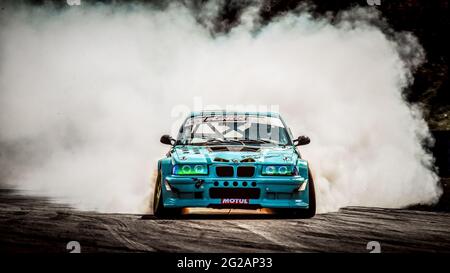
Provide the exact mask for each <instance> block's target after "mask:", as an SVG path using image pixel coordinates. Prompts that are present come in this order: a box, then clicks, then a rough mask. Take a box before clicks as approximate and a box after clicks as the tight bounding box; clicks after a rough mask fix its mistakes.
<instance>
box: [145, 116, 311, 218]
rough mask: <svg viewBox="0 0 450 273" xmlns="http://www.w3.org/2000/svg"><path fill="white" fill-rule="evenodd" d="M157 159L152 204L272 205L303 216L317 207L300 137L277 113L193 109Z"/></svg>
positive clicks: (167, 210) (170, 210)
mask: <svg viewBox="0 0 450 273" xmlns="http://www.w3.org/2000/svg"><path fill="white" fill-rule="evenodd" d="M161 142H162V143H164V144H168V145H171V148H170V151H169V152H168V153H167V155H166V157H165V158H163V159H161V160H159V161H158V176H157V181H156V183H155V190H154V198H153V212H154V214H155V216H157V217H161V218H165V217H176V216H178V215H180V214H181V210H182V209H183V208H193V207H204V208H241V209H258V208H270V209H273V210H274V211H277V212H280V213H286V214H287V215H292V216H295V217H299V218H310V217H313V216H314V215H315V212H316V199H315V191H314V182H313V178H312V175H311V172H310V169H309V166H308V162H307V161H306V160H304V159H302V157H301V154H300V152H299V151H298V149H297V146H299V145H305V144H308V143H309V142H310V140H309V138H308V137H306V136H300V137H298V138H296V139H294V138H293V137H292V133H291V130H290V129H289V128H288V127H287V126H286V124H285V123H284V121H283V119H282V118H281V116H280V115H279V114H278V113H261V112H255V113H252V112H225V111H214V112H193V113H191V114H190V115H189V116H188V117H187V118H186V120H185V121H184V123H183V125H182V126H181V128H180V130H179V133H178V137H177V138H176V139H174V138H172V137H170V136H169V135H163V136H162V137H161Z"/></svg>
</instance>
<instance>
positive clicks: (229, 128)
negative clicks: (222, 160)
mask: <svg viewBox="0 0 450 273" xmlns="http://www.w3.org/2000/svg"><path fill="white" fill-rule="evenodd" d="M177 142H178V143H179V144H183V145H205V144H218V145H220V144H236V145H247V144H252V145H263V144H267V145H287V144H290V143H291V140H290V138H289V135H288V132H287V130H286V128H285V126H284V124H283V122H282V121H281V120H280V119H279V118H277V117H268V116H258V115H214V116H196V117H191V118H188V119H187V120H186V122H185V123H184V124H183V126H182V127H181V129H180V133H179V135H178V141H177Z"/></svg>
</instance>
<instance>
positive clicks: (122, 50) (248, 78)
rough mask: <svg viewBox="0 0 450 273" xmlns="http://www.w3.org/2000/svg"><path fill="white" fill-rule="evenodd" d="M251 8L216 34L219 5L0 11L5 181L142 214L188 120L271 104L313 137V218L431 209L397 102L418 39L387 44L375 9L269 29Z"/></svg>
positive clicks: (413, 134) (422, 167)
mask: <svg viewBox="0 0 450 273" xmlns="http://www.w3.org/2000/svg"><path fill="white" fill-rule="evenodd" d="M259 8H260V7H258V6H252V7H250V8H247V9H246V10H245V11H244V12H243V13H242V14H241V17H240V20H239V22H240V23H239V24H237V25H236V26H234V27H233V28H231V30H230V31H229V32H227V33H216V32H214V31H213V27H212V25H213V20H214V18H215V17H216V16H215V15H216V14H217V13H218V12H219V10H220V2H218V3H216V4H215V5H211V4H208V5H207V6H205V7H204V8H203V9H201V10H200V11H196V12H194V11H193V9H190V8H186V7H184V6H182V5H179V4H172V5H169V6H168V7H166V8H164V9H154V8H151V7H149V6H141V5H138V6H136V5H134V6H132V5H126V6H114V7H111V6H104V5H101V6H92V5H86V4H82V5H81V6H77V7H71V8H67V9H58V10H57V9H54V8H52V7H48V6H45V7H41V8H36V7H34V8H31V7H26V6H21V7H16V8H7V9H5V10H3V11H2V16H1V18H2V19H1V25H0V152H1V156H0V169H1V171H0V175H1V179H2V181H1V182H0V183H2V185H3V186H4V187H13V188H17V189H21V190H26V191H27V192H28V193H29V194H36V195H45V196H50V197H52V198H55V199H57V200H58V201H61V200H63V201H65V202H69V203H70V204H71V205H73V206H75V207H77V208H80V209H93V210H98V211H105V212H146V211H148V198H149V196H150V195H151V193H152V191H153V189H152V185H153V179H154V176H153V173H154V171H155V168H156V161H157V159H158V158H161V157H163V156H164V154H165V152H166V151H167V149H168V147H167V146H163V145H162V144H160V143H159V137H160V135H161V134H164V133H172V134H173V133H174V132H173V131H174V130H175V129H174V128H176V125H178V124H179V123H180V121H181V119H183V118H184V115H185V114H186V112H187V111H189V110H193V109H194V108H211V107H220V108H226V107H228V108H229V106H231V107H234V108H240V109H241V110H242V109H244V110H245V109H250V108H252V107H253V108H255V107H256V108H258V107H264V106H268V105H269V106H271V105H276V106H277V107H278V109H279V111H280V112H281V114H282V115H283V116H284V119H285V120H286V122H287V124H288V125H289V126H290V127H291V128H292V130H293V132H294V135H300V134H305V135H308V136H310V137H311V140H312V141H311V144H310V145H308V146H304V147H301V152H302V155H303V157H304V158H306V159H308V160H309V162H310V165H311V168H312V170H313V173H314V177H315V183H316V187H317V189H316V191H317V198H318V201H317V202H318V209H319V211H320V212H326V211H333V210H337V209H338V208H340V207H343V206H350V205H361V206H379V207H403V206H407V205H410V204H416V203H431V202H434V201H436V200H437V199H438V197H439V195H440V191H441V190H440V188H439V187H438V185H437V181H438V178H437V176H436V174H435V172H434V171H433V158H432V156H431V155H430V154H429V153H428V152H427V151H426V150H425V149H424V148H423V147H422V144H423V143H427V142H428V143H429V142H430V141H431V140H430V136H429V132H428V127H427V125H426V123H425V122H424V120H423V118H422V116H421V112H420V108H418V107H417V106H414V105H409V104H408V103H406V102H405V101H404V99H403V96H402V90H404V89H405V88H406V87H407V86H408V85H410V84H411V82H412V80H413V79H412V76H411V75H412V72H413V71H414V69H416V68H417V67H418V66H419V65H420V64H421V63H422V62H423V61H424V59H425V54H424V51H423V49H422V47H421V46H420V44H419V43H418V41H417V39H416V38H415V37H414V36H413V35H411V34H409V33H394V34H393V35H390V36H386V35H385V34H384V33H383V31H382V29H381V27H380V25H384V24H385V23H384V22H383V20H382V19H381V18H380V15H379V14H378V13H377V12H376V11H375V10H374V9H369V8H353V9H351V10H347V11H343V12H341V13H340V14H339V16H338V19H336V20H335V21H333V23H331V21H330V20H329V19H327V18H315V17H313V16H312V15H311V14H310V13H309V12H308V11H303V12H301V11H298V12H290V13H286V14H283V15H280V16H279V17H276V18H275V19H274V20H272V21H271V22H269V23H268V24H264V23H262V21H261V20H260V18H259V17H258V9H259ZM199 102H200V103H199ZM253 108H252V110H253ZM197 110H198V109H197ZM256 110H258V109H256ZM269 110H270V109H269Z"/></svg>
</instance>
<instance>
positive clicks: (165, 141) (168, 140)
mask: <svg viewBox="0 0 450 273" xmlns="http://www.w3.org/2000/svg"><path fill="white" fill-rule="evenodd" d="M159 141H161V143H163V144H168V145H173V144H175V139H173V138H172V137H171V136H169V135H163V136H162V137H161V139H160V140H159Z"/></svg>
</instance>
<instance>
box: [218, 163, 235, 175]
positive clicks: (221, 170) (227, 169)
mask: <svg viewBox="0 0 450 273" xmlns="http://www.w3.org/2000/svg"><path fill="white" fill-rule="evenodd" d="M216 174H217V176H219V177H233V176H234V169H233V167H232V166H217V167H216Z"/></svg>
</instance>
